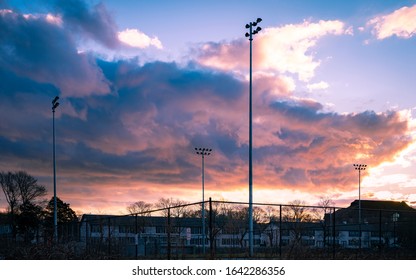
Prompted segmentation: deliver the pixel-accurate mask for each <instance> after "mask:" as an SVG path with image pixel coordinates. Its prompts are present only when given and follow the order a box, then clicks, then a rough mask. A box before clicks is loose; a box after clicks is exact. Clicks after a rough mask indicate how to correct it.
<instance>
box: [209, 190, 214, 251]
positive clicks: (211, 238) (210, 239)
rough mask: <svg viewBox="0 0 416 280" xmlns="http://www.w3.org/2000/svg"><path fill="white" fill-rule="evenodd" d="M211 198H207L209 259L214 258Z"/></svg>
mask: <svg viewBox="0 0 416 280" xmlns="http://www.w3.org/2000/svg"><path fill="white" fill-rule="evenodd" d="M212 224H213V221H212V199H211V197H210V198H209V251H210V254H211V259H213V258H214V235H213V231H212V230H213V229H212Z"/></svg>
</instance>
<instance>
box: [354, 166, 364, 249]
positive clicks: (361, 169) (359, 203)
mask: <svg viewBox="0 0 416 280" xmlns="http://www.w3.org/2000/svg"><path fill="white" fill-rule="evenodd" d="M353 166H354V168H355V170H358V227H359V231H360V249H361V171H363V170H365V169H366V167H367V165H366V164H353Z"/></svg>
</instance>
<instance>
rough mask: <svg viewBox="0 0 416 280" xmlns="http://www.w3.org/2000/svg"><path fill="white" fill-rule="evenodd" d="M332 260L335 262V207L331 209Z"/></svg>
mask: <svg viewBox="0 0 416 280" xmlns="http://www.w3.org/2000/svg"><path fill="white" fill-rule="evenodd" d="M332 213H333V214H332V225H333V227H332V258H333V259H334V260H335V233H336V230H335V207H334V208H332Z"/></svg>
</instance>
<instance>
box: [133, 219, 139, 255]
mask: <svg viewBox="0 0 416 280" xmlns="http://www.w3.org/2000/svg"><path fill="white" fill-rule="evenodd" d="M135 218H136V219H135V223H136V236H135V238H134V241H135V243H136V260H137V257H138V255H139V224H138V222H137V213H136V215H135Z"/></svg>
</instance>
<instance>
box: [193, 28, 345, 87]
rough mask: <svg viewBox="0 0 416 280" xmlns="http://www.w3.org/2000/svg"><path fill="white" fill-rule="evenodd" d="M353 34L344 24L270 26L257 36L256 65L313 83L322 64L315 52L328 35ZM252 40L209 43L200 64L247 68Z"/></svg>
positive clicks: (236, 68)
mask: <svg viewBox="0 0 416 280" xmlns="http://www.w3.org/2000/svg"><path fill="white" fill-rule="evenodd" d="M343 34H350V29H349V28H347V27H346V26H345V24H344V23H343V22H341V21H336V20H334V21H323V20H321V21H318V22H315V23H314V22H308V21H305V22H303V23H301V24H289V25H285V26H283V27H269V28H265V29H264V30H262V31H261V32H260V33H258V34H257V35H255V38H254V40H253V45H254V46H253V63H254V64H255V65H254V66H255V69H256V70H263V71H268V72H270V71H271V72H278V73H281V74H284V73H289V74H296V75H298V78H299V79H300V80H301V81H309V80H310V79H311V78H312V77H313V76H314V72H315V69H316V68H317V67H318V66H319V64H320V62H319V61H317V60H316V59H315V58H314V55H313V52H311V49H312V48H313V47H314V46H315V45H316V43H317V41H318V40H319V39H320V38H322V37H324V36H327V35H343ZM247 41H248V40H236V41H233V42H230V43H227V44H225V43H208V44H205V45H203V46H202V48H201V52H200V53H199V57H198V61H199V62H200V63H202V64H204V65H207V66H210V67H215V68H219V69H223V70H242V69H247V64H248V60H247V58H248V57H249V53H248V52H249V49H248V48H247Z"/></svg>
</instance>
